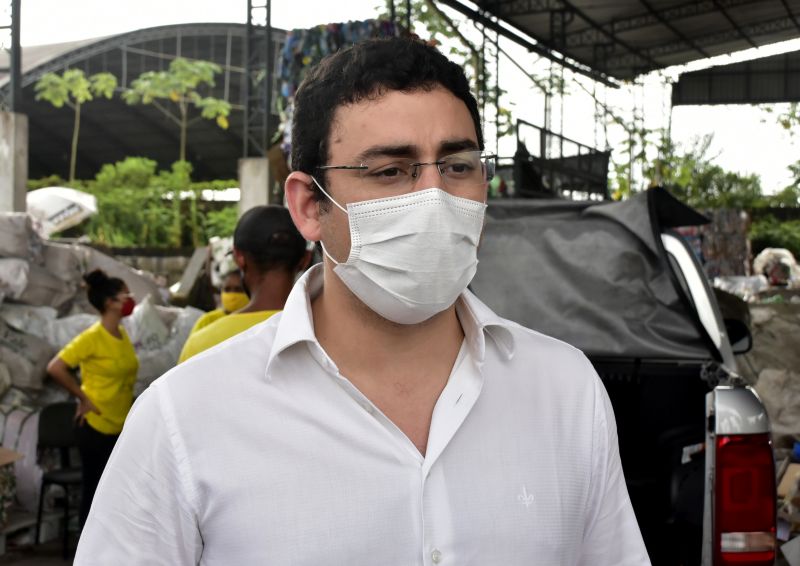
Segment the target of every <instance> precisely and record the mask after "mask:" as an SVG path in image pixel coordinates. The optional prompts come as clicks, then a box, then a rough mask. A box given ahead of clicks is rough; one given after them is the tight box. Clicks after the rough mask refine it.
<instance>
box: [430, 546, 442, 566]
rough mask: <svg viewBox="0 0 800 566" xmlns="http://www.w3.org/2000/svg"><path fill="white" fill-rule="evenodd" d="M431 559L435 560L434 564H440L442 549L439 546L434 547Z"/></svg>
mask: <svg viewBox="0 0 800 566" xmlns="http://www.w3.org/2000/svg"><path fill="white" fill-rule="evenodd" d="M431 560H433V563H434V564H438V563H439V562H441V561H442V551H441V550H439V549H438V548H434V549H433V552H431Z"/></svg>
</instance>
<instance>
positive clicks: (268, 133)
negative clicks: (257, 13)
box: [262, 0, 275, 155]
mask: <svg viewBox="0 0 800 566" xmlns="http://www.w3.org/2000/svg"><path fill="white" fill-rule="evenodd" d="M266 10H267V30H266V31H267V72H266V74H265V76H264V78H265V80H266V84H265V85H264V86H265V87H266V89H267V92H266V101H265V102H266V112H267V115H266V119H265V120H264V142H263V144H262V147H263V148H264V154H265V155H266V152H267V151H269V142H270V136H271V135H272V131H271V129H270V126H271V124H272V81H273V78H274V77H273V72H274V70H275V65H274V64H273V63H274V62H273V61H272V2H271V1H270V0H267V7H266Z"/></svg>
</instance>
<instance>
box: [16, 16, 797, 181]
mask: <svg viewBox="0 0 800 566" xmlns="http://www.w3.org/2000/svg"><path fill="white" fill-rule="evenodd" d="M397 1H398V2H399V1H400V0H397ZM253 3H254V4H259V3H262V4H263V0H260V1H259V0H253ZM381 3H382V0H340V1H333V0H272V25H273V26H274V27H277V28H283V29H292V28H305V27H311V26H314V25H317V24H325V23H330V22H341V21H347V20H362V19H368V18H371V17H374V16H375V15H376V14H377V6H378V5H379V4H381ZM4 9H5V10H7V9H8V8H7V7H6V8H4ZM246 10H247V2H246V0H23V2H22V10H21V12H22V24H21V43H22V45H23V50H24V46H25V45H39V44H46V43H59V42H64V41H72V40H77V39H85V38H91V37H101V36H106V35H113V34H118V33H122V32H127V31H132V30H136V29H141V28H146V27H153V26H158V25H167V24H176V23H189V22H241V23H244V22H245V21H246V17H247V14H246ZM501 47H503V48H504V49H505V50H506V51H507V52H508V53H509V54H511V55H512V56H513V57H514V58H515V59H517V60H518V61H520V62H522V63H523V65H525V66H526V67H529V68H531V69H538V70H539V71H540V72H546V70H547V66H546V65H547V64H546V63H545V62H543V61H541V60H538V61H537V60H536V58H535V57H534V56H533V55H530V54H528V53H526V52H525V51H524V50H523V49H521V48H519V47H518V46H516V45H514V44H512V43H510V42H506V41H505V40H502V41H501ZM797 49H800V39H798V40H793V41H792V42H786V44H783V45H779V46H771V47H767V48H762V49H760V50H750V51H749V52H746V53H742V54H737V55H734V56H731V57H728V56H724V57H718V58H715V59H714V61H715V62H716V64H724V63H730V62H734V61H737V60H741V59H743V58H755V57H763V56H767V55H772V54H774V53H777V52H783V51H788V50H797ZM710 63H711V62H709V61H708V60H706V61H701V62H698V63H697V64H694V65H692V66H691V67H690V69H689V70H694V69H695V68H698V67H703V66H708V65H709V64H710ZM679 70H680V69H674V68H673V69H670V70H668V71H667V72H666V73H663V74H662V76H654V75H650V76H648V77H645V78H644V79H642V81H641V83H642V84H640V85H634V86H626V87H623V88H621V89H616V90H615V89H609V90H608V92H606V93H604V96H605V97H606V100H607V101H608V103H610V104H612V105H613V106H616V107H619V108H626V107H627V108H628V109H629V110H632V105H633V103H634V101H637V108H639V109H640V110H643V111H644V122H645V125H646V126H647V127H650V128H661V127H663V126H665V125H666V124H667V122H668V121H669V119H670V112H669V91H668V89H666V88H665V87H664V78H663V77H664V76H667V77H668V78H672V79H675V78H677V73H678V72H679ZM500 77H501V86H502V87H503V88H504V89H505V90H506V91H508V95H507V97H506V101H505V102H504V105H505V106H510V108H511V109H512V111H513V112H514V113H515V115H516V116H518V117H521V118H523V119H526V120H528V121H531V122H534V123H537V124H541V122H542V117H543V110H542V109H543V108H544V98H543V96H542V95H541V93H539V92H538V91H537V90H536V89H535V88H532V87H531V84H530V81H529V80H528V79H527V78H525V77H524V75H523V74H522V72H521V71H519V70H518V69H516V67H514V66H513V65H511V64H510V62H508V61H505V60H504V58H501V65H500ZM577 80H580V81H581V83H582V84H584V85H586V86H587V87H588V88H590V89H591V84H592V83H591V81H590V80H589V79H587V78H585V77H581V76H579V77H577ZM601 90H602V89H601ZM569 92H570V94H569V95H568V96H567V97H565V99H564V101H563V104H562V102H561V101H555V102H554V117H553V121H552V123H551V124H552V126H553V128H554V129H556V130H558V129H559V128H560V129H562V131H563V133H564V135H565V136H567V137H570V138H572V139H575V140H576V141H579V142H581V143H584V144H587V145H592V146H593V145H595V143H597V144H599V145H604V144H605V143H606V142H607V143H609V144H611V146H612V147H614V146H617V145H618V144H619V143H620V142H621V139H622V138H621V137H620V136H621V132H614V131H613V128H612V129H611V130H610V131H609V135H608V137H607V138H606V137H605V136H603V135H602V128H596V127H595V120H594V103H593V102H591V99H590V98H589V97H588V95H586V94H585V93H584V92H583V91H581V90H580V89H579V88H577V87H576V86H575V85H572V86H571V87H570V88H569ZM562 107H563V118H561V117H560V116H559V110H561V108H562ZM556 126H558V127H556ZM671 131H672V136H673V139H674V140H676V141H677V142H678V143H679V144H683V145H684V146H689V145H691V144H692V143H693V140H695V139H697V138H699V137H702V136H703V135H705V134H708V133H713V134H714V141H713V143H712V146H711V151H710V154H711V155H712V156H714V158H715V162H716V163H718V164H719V165H721V166H722V167H724V168H726V169H730V170H734V171H738V172H740V173H757V174H759V175H760V176H761V179H762V186H763V187H764V190H765V192H767V193H773V192H775V191H778V190H780V189H781V188H783V187H784V186H786V185H787V184H789V182H790V179H791V177H790V174H789V172H788V169H787V166H788V165H789V164H790V163H794V162H796V161H797V160H798V159H800V139H797V138H800V135H796V136H795V137H794V138H792V137H791V136H789V134H788V133H787V132H786V131H784V130H783V129H782V128H781V127H780V126H778V125H777V124H776V122H775V118H774V116H770V115H768V114H766V113H765V112H764V111H763V110H761V109H759V108H755V107H748V106H738V105H737V106H705V107H702V106H680V107H676V108H674V109H673V111H672V114H671ZM487 138H492V134H491V132H487ZM500 149H501V152H500V153H501V155H506V154H508V155H510V154H511V153H513V140H511V139H508V140H505V141H504V143H501V145H500Z"/></svg>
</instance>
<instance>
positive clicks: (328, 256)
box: [311, 175, 350, 265]
mask: <svg viewBox="0 0 800 566" xmlns="http://www.w3.org/2000/svg"><path fill="white" fill-rule="evenodd" d="M311 180H312V181H314V184H315V185H316V186H317V188H318V189H319V190H320V191H322V194H323V195H325V196H326V197H328V198H329V199H330V201H331V202H332V203H333V204H335V205H336V206H338V207H339V209H340V210H341V211H342V212H344V213H345V214H347V210H345V209H344V207H342V205H341V204H339V203H338V202H336V201H335V200H333V197H332V196H331V195H329V194H328V192H327V191H326V190H325V189H323V188H322V185H320V184H319V183H318V182H317V180H316V179H315V178H314V176H313V175H311ZM348 216H350V215H349V214H348ZM319 245H320V246H321V247H322V253H324V254H325V256H326V257H327V258H328V259H329V260H331V261H332V262H333V263H334V265H339V262H338V261H336V260H335V259H333V256H332V255H331V254H329V253H328V250H326V249H325V244H324V243H323V242H322V240H320V241H319Z"/></svg>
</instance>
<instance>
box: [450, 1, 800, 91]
mask: <svg viewBox="0 0 800 566" xmlns="http://www.w3.org/2000/svg"><path fill="white" fill-rule="evenodd" d="M439 1H440V2H441V3H442V4H445V5H448V6H451V7H453V8H456V9H458V10H460V11H462V12H463V13H467V14H469V15H470V17H473V18H474V19H477V20H481V21H483V23H484V24H486V25H489V26H492V22H495V24H494V25H495V26H496V27H498V28H502V29H504V30H506V31H507V32H508V33H507V34H506V35H507V36H511V35H515V34H516V35H518V36H519V37H518V39H519V40H520V41H519V42H520V43H522V44H523V45H525V44H526V43H527V45H526V46H527V47H529V48H532V50H533V51H536V52H538V53H539V54H541V55H543V56H547V57H552V58H555V59H558V60H560V59H562V58H563V57H566V58H567V59H568V61H567V62H568V63H569V62H570V61H571V62H573V63H574V64H575V67H576V68H581V69H582V70H583V71H584V72H585V73H586V74H589V75H592V76H594V77H595V78H601V79H609V78H611V79H618V80H630V79H633V78H634V77H636V76H637V75H640V74H643V73H647V72H649V71H653V70H655V69H662V68H665V67H669V66H672V65H679V64H685V63H688V62H690V61H695V60H698V59H704V58H707V57H713V56H715V55H723V54H726V53H732V52H735V51H740V50H743V49H748V48H751V47H761V46H764V45H768V44H771V43H777V42H780V41H785V40H788V39H793V38H796V37H800V0H700V1H686V0H636V1H634V0H477V1H476V2H475V3H474V4H473V5H474V6H477V10H474V9H473V8H472V7H471V6H470V5H469V4H468V3H467V2H465V1H463V0H439ZM497 20H499V21H500V23H499V24H498V23H497ZM526 36H527V38H530V39H532V40H533V41H532V42H531V41H526Z"/></svg>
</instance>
